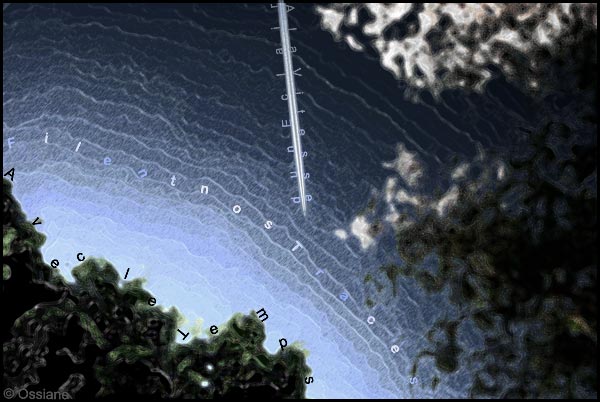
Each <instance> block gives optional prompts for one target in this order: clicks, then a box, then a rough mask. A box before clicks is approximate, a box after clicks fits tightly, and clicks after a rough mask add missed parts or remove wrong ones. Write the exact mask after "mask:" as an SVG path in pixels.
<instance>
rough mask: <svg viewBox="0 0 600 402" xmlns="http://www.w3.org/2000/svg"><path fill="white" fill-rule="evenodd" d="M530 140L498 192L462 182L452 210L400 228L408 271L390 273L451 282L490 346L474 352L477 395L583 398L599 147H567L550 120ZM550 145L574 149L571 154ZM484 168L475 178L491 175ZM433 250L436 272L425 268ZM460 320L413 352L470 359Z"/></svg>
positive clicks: (431, 286)
mask: <svg viewBox="0 0 600 402" xmlns="http://www.w3.org/2000/svg"><path fill="white" fill-rule="evenodd" d="M532 135H533V140H534V144H533V147H534V151H533V152H532V153H531V154H530V155H529V156H526V157H524V158H522V159H518V160H517V159H515V160H512V161H511V163H510V165H511V171H512V172H511V173H510V176H509V177H508V178H506V180H505V181H503V182H501V184H500V185H499V186H497V187H491V186H486V184H485V179H481V180H482V181H481V182H479V183H478V184H479V185H478V186H474V185H473V182H467V183H464V184H463V185H461V186H460V190H459V192H458V194H459V196H458V199H457V201H456V205H455V206H454V207H453V208H452V209H450V211H449V212H448V213H447V215H445V216H439V215H438V214H437V213H436V212H429V213H424V214H423V215H421V216H419V217H418V219H417V220H416V222H415V223H414V224H413V225H412V226H410V227H405V228H403V229H401V230H399V231H398V232H397V242H398V250H399V252H400V255H401V256H402V258H403V260H404V261H406V265H405V266H404V267H402V268H399V267H398V268H397V270H398V272H399V273H401V274H404V275H407V276H410V277H413V278H415V279H416V280H418V281H419V283H420V284H421V285H422V286H423V287H424V288H425V289H427V290H430V291H439V290H441V289H443V288H445V287H449V288H450V290H451V299H452V301H453V302H454V303H455V304H456V305H457V306H459V307H460V311H462V313H463V314H464V315H463V317H468V318H470V319H472V320H473V321H474V322H475V323H476V324H477V326H478V327H479V328H480V329H481V330H483V331H484V334H485V343H486V346H485V349H484V350H483V351H478V352H475V353H473V355H472V356H471V358H472V360H473V361H477V362H479V363H482V365H483V366H482V367H480V370H479V371H478V374H477V375H476V377H475V381H474V384H473V387H472V393H473V395H474V396H476V395H490V396H503V397H509V396H510V397H551V396H554V397H556V396H562V397H584V396H587V397H589V396H590V395H593V394H594V393H595V392H596V385H595V384H596V358H597V349H596V344H597V332H596V330H597V329H596V325H597V318H596V317H597V304H596V275H597V246H596V241H597V215H596V213H597V211H596V203H597V197H596V194H595V190H591V189H590V186H589V184H590V183H589V178H590V176H591V177H595V169H596V167H595V156H594V155H595V153H596V140H595V139H593V140H591V141H593V142H592V143H587V144H569V143H568V142H569V141H571V140H572V139H573V138H575V137H576V136H574V135H573V133H572V132H571V130H570V129H569V128H568V127H567V126H565V125H562V124H555V123H549V124H547V125H546V126H545V127H544V128H543V129H542V130H541V131H540V132H538V133H535V134H532ZM548 144H554V145H556V146H565V147H567V148H570V158H560V157H558V155H557V154H555V153H554V151H553V150H552V148H550V147H549V146H548ZM481 169H482V172H483V173H482V175H481V177H488V176H489V175H491V174H493V172H491V170H492V168H491V167H487V168H486V166H481ZM557 173H558V175H556V174H557ZM586 180H587V182H588V183H587V185H586ZM594 180H595V179H594ZM431 254H435V255H437V257H438V261H439V264H438V269H437V271H436V272H435V273H431V272H427V271H426V270H425V269H420V265H421V264H422V263H423V262H424V260H425V258H426V257H427V256H429V255H431ZM389 269H390V267H388V270H389ZM459 322H460V320H457V321H444V322H438V324H436V326H437V327H439V329H440V330H443V331H445V332H446V341H444V342H438V343H434V345H435V349H434V350H432V351H424V352H422V353H421V355H420V356H434V357H435V359H436V365H437V367H438V368H439V369H440V370H442V371H445V372H453V371H455V370H456V369H457V368H458V366H459V364H458V361H459V360H460V359H462V358H463V357H465V356H460V353H461V352H462V351H461V350H460V349H459V348H458V347H457V346H456V342H455V341H456V338H455V333H454V332H455V328H456V325H457V324H458V323H459ZM415 370H416V366H415ZM505 377H508V378H509V379H510V381H508V384H512V385H510V386H508V387H506V384H507V382H506V381H505Z"/></svg>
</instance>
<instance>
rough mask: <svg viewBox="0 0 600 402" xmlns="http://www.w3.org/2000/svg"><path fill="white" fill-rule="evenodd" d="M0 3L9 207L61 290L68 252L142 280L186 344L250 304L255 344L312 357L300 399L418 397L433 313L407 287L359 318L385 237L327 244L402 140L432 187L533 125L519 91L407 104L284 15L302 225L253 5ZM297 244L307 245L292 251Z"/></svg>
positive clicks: (303, 19)
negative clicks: (454, 162) (300, 144)
mask: <svg viewBox="0 0 600 402" xmlns="http://www.w3.org/2000/svg"><path fill="white" fill-rule="evenodd" d="M4 7H5V9H4V14H3V33H4V36H3V60H4V67H3V97H4V99H3V112H4V117H3V138H4V141H3V156H4V170H7V169H8V168H11V167H14V168H15V170H16V174H15V179H14V192H15V194H16V196H17V198H18V199H19V200H20V202H21V203H22V206H23V208H24V210H25V211H26V213H27V214H28V216H29V217H31V218H32V220H33V218H35V217H36V216H40V217H41V219H42V220H43V222H44V223H43V225H41V226H37V228H38V230H41V231H42V232H44V233H45V234H46V235H47V242H46V244H45V246H44V248H43V253H44V257H45V258H46V259H47V261H48V262H49V261H50V260H51V259H54V258H57V259H59V260H60V261H61V266H60V269H61V271H62V272H63V273H64V274H65V275H66V276H67V277H69V278H70V270H71V269H72V268H73V267H74V266H75V265H76V264H77V260H76V258H75V256H76V254H77V253H78V252H82V253H84V254H85V255H86V256H88V257H91V256H94V257H102V258H105V259H107V260H108V261H110V262H111V263H113V264H114V265H115V267H116V268H117V270H119V272H122V274H123V275H124V273H125V271H126V269H127V268H130V273H129V279H131V278H133V277H144V278H146V279H147V287H148V289H149V290H150V291H151V292H152V293H153V294H154V295H155V296H156V298H157V300H158V303H159V304H161V305H162V306H165V307H170V306H176V307H177V308H178V309H179V311H180V312H181V313H182V315H183V317H185V318H184V320H182V322H181V324H180V328H181V329H182V330H184V331H189V330H193V331H194V333H197V332H199V331H200V332H201V334H200V336H206V331H207V329H208V328H209V327H210V326H211V325H219V324H222V323H224V322H225V321H227V320H228V319H229V317H230V316H231V315H232V314H234V313H237V312H243V313H248V312H250V311H251V310H258V309H260V308H263V307H264V308H265V309H266V310H267V312H268V314H269V319H268V320H267V321H266V322H265V325H266V330H267V341H266V347H267V348H268V349H269V350H270V351H272V352H274V351H275V350H276V348H277V347H278V339H279V338H282V337H285V338H287V339H288V342H289V343H290V344H291V343H292V342H300V343H301V346H302V347H303V348H305V349H306V350H308V353H309V354H308V364H309V365H310V366H311V368H312V369H313V374H312V375H313V376H314V377H315V382H314V383H313V384H310V385H309V386H308V391H307V396H308V397H311V398H317V397H320V398H326V397H337V398H355V397H363V398H383V397H387V398H399V397H410V396H414V397H427V396H429V397H431V396H433V392H432V391H431V390H430V389H429V388H428V387H425V388H422V387H421V384H419V385H417V386H412V387H411V386H410V385H409V377H410V368H411V363H412V359H413V358H414V356H415V355H416V353H417V352H418V350H419V349H420V348H422V347H424V346H426V341H425V339H424V333H425V331H426V330H427V329H428V328H429V326H430V325H431V323H432V322H434V321H435V320H436V319H437V318H439V317H441V316H443V315H444V314H445V312H446V310H445V309H446V308H447V307H446V306H447V303H446V302H445V301H444V299H443V298H442V297H431V296H426V295H425V294H423V293H422V292H421V291H419V290H418V289H417V287H416V286H415V284H414V283H411V282H402V283H400V284H399V294H398V296H397V297H396V299H394V300H393V302H390V303H387V304H386V303H379V304H378V305H376V306H375V307H374V308H373V309H368V308H367V307H366V306H365V300H366V298H367V296H369V295H368V294H367V290H366V289H365V287H364V285H363V278H364V275H365V273H366V272H368V271H370V270H372V269H373V268H374V267H377V266H379V265H380V264H382V263H387V262H390V261H395V258H396V257H395V256H394V255H395V253H394V251H393V250H394V249H393V243H392V242H391V241H390V236H387V237H385V236H384V238H383V239H382V240H381V242H382V243H385V242H386V241H389V244H379V245H378V247H373V248H370V249H368V250H366V251H365V250H362V249H361V248H360V245H359V243H358V241H357V240H356V239H354V238H352V239H350V240H348V241H342V240H340V239H339V238H337V237H336V236H335V235H334V233H333V232H334V230H336V229H338V228H344V229H347V227H348V225H349V224H350V222H351V221H352V219H353V218H354V216H355V215H356V213H357V212H358V211H360V210H362V209H363V208H364V207H365V205H366V203H367V202H368V200H369V198H370V194H371V192H372V191H373V190H380V189H381V188H382V186H383V183H384V181H385V179H386V177H388V176H389V175H390V171H389V170H386V169H384V168H383V167H382V163H383V162H384V161H389V160H392V159H394V158H395V152H396V145H397V144H398V143H402V144H404V145H405V146H406V147H407V148H408V149H409V150H410V151H411V152H415V153H416V154H417V155H418V157H419V158H420V160H421V161H422V162H423V163H424V165H425V169H426V174H425V175H424V177H423V179H422V181H421V182H420V183H419V186H420V188H422V189H428V188H433V185H435V184H436V183H438V182H439V179H438V176H439V175H438V172H439V171H440V169H444V168H445V166H446V164H447V163H448V162H449V160H450V159H451V158H452V157H453V156H458V157H459V158H470V157H472V156H473V155H474V154H475V153H476V152H477V147H478V146H481V147H483V148H491V147H501V146H502V145H503V144H506V143H508V142H509V141H512V138H509V136H508V134H507V133H509V132H510V128H511V127H513V126H515V125H518V124H520V123H521V122H522V121H525V120H529V119H533V118H535V116H534V111H532V110H529V109H528V102H527V99H526V98H525V97H524V96H523V95H520V94H519V93H518V92H517V91H516V90H514V89H511V88H510V87H509V86H508V85H507V84H506V83H504V81H502V79H501V78H500V79H496V80H494V81H492V82H491V83H490V84H489V85H488V87H487V88H486V91H485V93H483V94H474V93H469V92H464V91H451V92H445V93H444V94H443V95H442V99H439V100H434V99H432V98H431V96H429V95H427V94H424V95H423V96H422V100H421V101H419V102H417V103H414V102H410V101H408V100H406V99H405V98H404V96H403V86H402V83H399V82H397V81H396V80H395V79H394V78H393V76H392V75H391V74H390V73H389V72H387V71H385V70H383V69H382V68H381V67H380V65H379V63H378V61H377V60H376V59H375V58H371V56H369V55H365V54H358V53H355V52H352V51H351V50H349V48H348V47H347V46H345V45H343V44H340V43H336V42H334V41H333V39H332V37H331V35H330V34H328V33H326V32H324V31H322V30H321V29H320V27H319V20H318V17H317V16H316V15H315V14H314V12H313V9H312V6H309V5H299V6H297V8H296V10H295V11H293V12H292V13H291V14H290V25H291V26H297V27H299V30H298V31H295V32H292V44H293V45H294V46H297V47H298V53H296V54H295V56H294V63H295V66H296V67H301V68H302V70H301V73H302V77H298V79H297V86H298V88H299V90H301V91H303V92H304V93H305V94H304V95H302V96H300V98H299V103H300V108H302V109H305V110H306V113H304V114H303V115H301V123H302V125H303V127H304V128H305V129H306V132H307V133H306V135H305V136H304V137H303V141H304V148H305V150H307V151H308V153H309V155H308V157H307V158H306V159H305V166H306V169H307V171H308V172H309V173H310V179H309V181H308V182H307V188H308V193H309V194H312V196H313V201H312V202H311V203H310V204H309V211H308V215H307V217H306V218H304V217H303V216H302V213H301V210H300V208H299V207H298V205H296V204H293V203H292V202H291V201H290V197H292V196H295V195H296V182H295V181H294V180H292V179H290V177H289V172H290V171H292V170H293V159H292V155H291V154H288V153H287V152H286V148H287V147H288V146H289V145H291V139H290V136H289V131H288V129H282V128H281V120H282V119H287V105H286V103H285V102H283V101H282V100H281V99H280V96H281V94H283V93H284V90H285V82H284V80H283V79H282V78H275V74H277V73H280V72H282V71H283V62H282V59H281V56H280V55H277V54H276V53H275V49H276V48H277V47H278V46H279V43H278V40H279V37H278V32H277V31H273V30H270V28H271V27H273V26H276V25H277V14H276V12H275V10H274V9H270V7H269V5H268V4H266V5H256V4H255V5H191V4H190V5H152V6H150V5H106V6H101V5H16V4H11V5H9V6H7V5H5V6H4ZM46 132H48V138H49V140H48V144H45V143H44V137H45V133H46ZM9 137H14V138H15V144H14V145H13V146H12V148H11V149H9V147H8V143H7V138H9ZM79 141H81V147H80V149H79V151H78V152H75V148H76V146H77V144H78V142H79ZM106 157H110V158H111V160H112V163H111V165H110V166H106V165H104V163H103V160H104V158H106ZM140 169H147V171H148V176H147V177H145V178H143V179H141V178H139V177H138V176H137V172H138V171H139V170H140ZM173 175H175V177H176V182H175V183H176V185H175V186H171V184H170V183H171V177H172V176H173ZM202 185H208V186H209V194H208V195H206V194H201V193H200V187H201V186H202ZM236 204H237V205H240V206H241V213H240V214H238V215H236V214H234V213H233V212H232V207H233V206H234V205H236ZM267 220H271V221H273V222H274V223H275V227H274V228H273V229H271V230H266V229H265V228H264V226H263V225H264V223H265V221H267ZM296 241H300V242H301V243H302V244H303V245H304V249H302V250H298V251H296V252H292V251H291V248H292V247H293V246H294V244H295V242H296ZM319 269H322V270H324V271H325V272H324V273H323V274H321V275H319V276H316V275H315V274H316V272H317V271H318V270H319ZM390 290H391V286H390V287H388V288H386V290H385V292H390ZM342 292H346V293H348V294H349V295H350V297H349V298H348V299H347V300H346V301H342V300H340V298H339V294H340V293H342ZM383 299H385V297H384V298H383ZM388 299H390V300H391V297H388ZM369 315H373V316H374V317H376V322H375V324H373V325H368V324H367V321H366V320H367V317H368V316H369ZM462 335H463V336H462V338H461V339H462V342H466V343H470V344H472V345H476V344H477V343H478V342H479V340H478V339H477V338H476V337H474V336H469V335H468V334H466V335H465V334H462ZM188 339H189V338H188ZM393 344H397V345H398V346H399V347H400V352H398V353H396V354H393V353H392V352H391V351H390V347H391V345H393ZM463 347H465V348H468V347H469V345H463ZM424 367H426V365H425V366H424ZM467 380H468V373H466V372H464V371H459V372H457V373H455V374H452V375H451V376H448V377H446V378H444V379H443V381H442V383H441V384H440V386H439V387H438V389H437V390H436V392H435V396H436V397H461V396H465V395H466V392H467V387H468V382H467ZM424 381H425V380H424V379H423V381H422V382H424Z"/></svg>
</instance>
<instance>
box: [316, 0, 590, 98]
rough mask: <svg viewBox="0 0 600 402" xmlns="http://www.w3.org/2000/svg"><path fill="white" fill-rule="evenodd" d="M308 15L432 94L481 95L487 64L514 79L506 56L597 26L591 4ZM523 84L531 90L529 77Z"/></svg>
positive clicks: (320, 9) (371, 7)
mask: <svg viewBox="0 0 600 402" xmlns="http://www.w3.org/2000/svg"><path fill="white" fill-rule="evenodd" d="M315 10H316V12H317V14H318V15H319V16H320V17H321V26H322V28H323V29H325V30H327V31H329V32H331V33H332V35H333V36H334V38H335V40H337V41H340V40H344V41H345V42H346V43H348V45H349V46H350V47H351V48H352V49H354V50H356V51H360V50H362V49H365V51H366V49H367V48H368V49H370V50H372V51H374V52H375V53H376V54H377V55H378V56H379V59H380V63H381V65H382V67H383V68H385V69H386V70H389V71H391V72H392V74H393V75H394V76H395V77H396V78H398V79H402V80H404V81H406V82H407V83H408V84H409V85H410V86H411V87H413V88H426V89H429V90H430V92H432V93H433V94H434V95H436V94H438V93H439V92H440V91H441V90H443V89H446V88H470V89H473V90H481V89H482V88H483V85H484V84H485V83H486V82H487V81H489V80H490V78H491V77H492V74H491V73H490V71H488V68H487V67H488V65H490V64H493V65H496V66H497V67H498V68H500V69H501V70H502V71H503V72H504V73H505V74H508V75H512V74H515V73H516V72H515V71H513V70H514V68H513V65H512V64H511V63H510V62H509V61H508V58H507V56H506V55H507V54H508V52H507V50H510V51H515V52H519V53H524V54H527V53H528V52H530V51H531V50H532V49H534V48H536V47H537V48H539V47H543V48H551V47H552V46H553V45H554V44H555V43H557V41H558V40H559V39H561V40H562V39H564V38H561V36H564V35H565V32H566V31H567V30H568V29H569V28H571V27H573V26H575V25H577V24H582V23H583V24H586V25H587V26H589V27H592V28H593V29H596V27H597V17H596V10H597V6H596V4H593V3H589V4H583V3H574V4H571V3H558V4H556V3H553V4H545V3H518V4H515V3H512V4H499V3H460V4H459V3H427V4H422V3H400V4H397V3H387V4H382V3H334V4H330V5H319V6H316V7H315ZM359 14H360V15H363V16H365V18H363V19H364V20H366V21H364V22H363V23H362V25H361V24H359ZM530 59H531V60H530V66H528V67H530V68H531V70H535V68H536V67H537V66H535V60H534V58H530ZM528 84H529V86H530V87H531V88H535V87H537V85H538V83H537V81H536V79H535V78H534V76H533V75H532V76H531V77H530V78H529V82H528Z"/></svg>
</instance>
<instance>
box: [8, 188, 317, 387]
mask: <svg viewBox="0 0 600 402" xmlns="http://www.w3.org/2000/svg"><path fill="white" fill-rule="evenodd" d="M3 187H4V188H3V202H4V221H3V242H4V243H3V247H4V250H3V251H4V267H3V274H4V277H3V279H4V280H3V284H2V286H3V293H2V296H3V316H4V319H3V320H2V325H3V328H2V337H3V339H2V340H3V352H4V353H3V360H4V376H3V383H4V384H3V386H4V387H5V388H18V389H21V388H27V389H28V390H33V391H37V390H42V389H45V390H53V391H54V390H61V391H66V392H69V393H70V394H71V396H73V397H77V398H92V397H95V396H110V395H119V396H132V397H133V396H141V395H143V396H144V398H149V397H156V398H178V397H185V398H221V397H238V398H245V397H254V398H256V397H258V398H302V397H304V393H305V387H306V385H305V382H304V377H305V376H307V375H308V373H309V368H308V367H307V366H306V363H305V357H304V354H303V353H302V352H301V351H299V350H297V349H295V348H294V347H289V348H286V349H285V350H284V351H283V352H281V351H279V352H278V353H277V354H276V355H270V354H269V353H268V352H267V351H266V350H265V349H264V348H263V346H262V344H263V341H264V340H265V334H264V326H263V323H262V322H261V321H260V320H259V319H258V318H257V317H256V315H255V314H250V315H249V316H243V315H236V316H234V317H233V318H232V319H230V321H229V322H228V323H227V325H225V326H220V327H219V333H218V334H217V335H213V336H211V338H210V340H201V339H193V340H192V341H190V342H189V343H188V344H185V345H182V344H177V343H175V335H176V334H177V332H176V330H177V326H176V325H177V324H176V323H177V318H178V314H177V311H176V310H175V309H174V308H173V309H171V310H170V311H163V310H162V309H161V308H160V307H159V306H153V307H152V306H150V305H149V304H148V299H149V298H150V297H151V295H150V294H149V293H148V292H147V291H146V290H144V289H143V287H142V283H141V281H140V280H132V281H128V282H126V283H125V284H124V285H122V286H119V284H118V282H119V279H120V278H119V275H118V273H117V272H116V270H115V269H114V268H113V267H112V266H111V265H110V264H109V263H108V262H106V261H103V260H96V259H92V258H87V259H86V260H85V262H83V263H82V264H81V265H79V266H78V267H76V268H75V269H74V270H73V277H74V278H75V282H74V283H67V282H66V281H65V280H64V279H63V278H62V277H61V276H60V274H58V271H56V270H53V269H52V268H50V267H49V266H47V265H46V264H44V262H43V261H42V256H41V254H40V251H39V248H40V246H41V245H42V244H43V242H44V236H43V235H41V234H39V233H37V232H36V231H35V229H34V228H33V226H32V225H31V223H29V222H27V221H26V220H25V217H24V215H23V213H22V212H21V210H20V207H19V205H18V204H17V202H16V201H15V199H14V198H13V197H12V195H11V183H10V182H9V181H7V180H4V183H3Z"/></svg>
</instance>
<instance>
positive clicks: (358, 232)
mask: <svg viewBox="0 0 600 402" xmlns="http://www.w3.org/2000/svg"><path fill="white" fill-rule="evenodd" d="M370 227H371V225H370V224H369V222H368V221H367V219H366V218H365V217H364V215H359V216H357V217H355V218H354V221H353V222H352V224H351V225H350V231H351V232H352V235H354V236H355V237H356V238H357V239H358V240H359V241H360V246H361V247H362V249H363V250H366V249H368V248H369V247H370V246H371V245H372V244H373V243H374V242H375V240H374V239H373V237H372V236H371V235H370V234H369V229H370Z"/></svg>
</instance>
